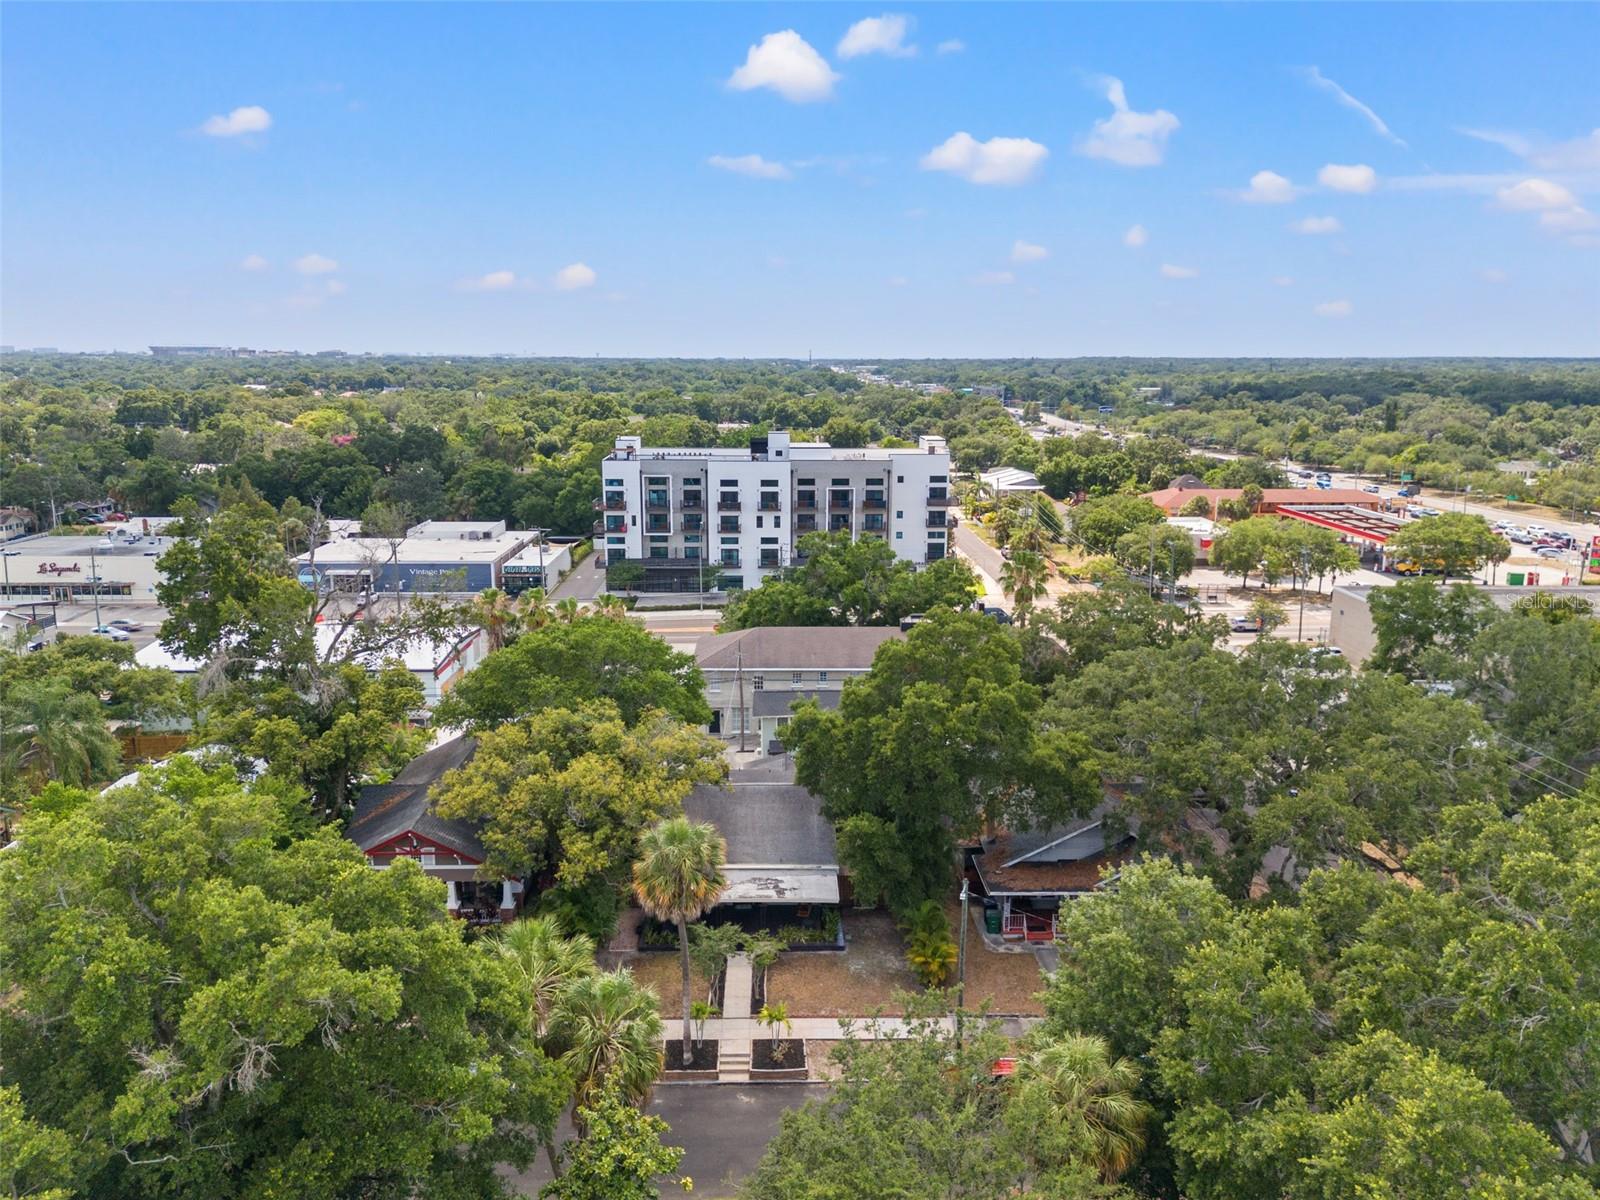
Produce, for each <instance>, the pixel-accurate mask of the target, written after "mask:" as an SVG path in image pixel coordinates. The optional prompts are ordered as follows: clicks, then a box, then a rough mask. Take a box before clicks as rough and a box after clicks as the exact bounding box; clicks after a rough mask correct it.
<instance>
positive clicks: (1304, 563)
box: [1294, 550, 1311, 642]
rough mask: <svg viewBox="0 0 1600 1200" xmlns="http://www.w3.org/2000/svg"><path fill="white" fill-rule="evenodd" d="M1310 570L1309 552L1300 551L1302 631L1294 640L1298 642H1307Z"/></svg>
mask: <svg viewBox="0 0 1600 1200" xmlns="http://www.w3.org/2000/svg"><path fill="white" fill-rule="evenodd" d="M1310 570H1311V556H1310V554H1309V553H1308V552H1307V551H1305V550H1302V551H1300V631H1299V632H1298V633H1297V634H1295V638H1294V640H1295V641H1297V642H1303V641H1305V640H1306V576H1307V574H1308V573H1309V572H1310Z"/></svg>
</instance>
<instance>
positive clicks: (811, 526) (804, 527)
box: [794, 513, 817, 533]
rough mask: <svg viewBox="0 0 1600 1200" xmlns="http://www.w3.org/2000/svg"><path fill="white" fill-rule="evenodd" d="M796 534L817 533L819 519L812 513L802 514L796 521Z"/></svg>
mask: <svg viewBox="0 0 1600 1200" xmlns="http://www.w3.org/2000/svg"><path fill="white" fill-rule="evenodd" d="M794 530H795V532H796V533H815V532H816V531H817V518H816V516H815V515H814V514H812V513H801V514H800V515H799V516H797V517H796V518H795V519H794Z"/></svg>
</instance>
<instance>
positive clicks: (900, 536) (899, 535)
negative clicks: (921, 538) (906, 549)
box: [894, 529, 906, 542]
mask: <svg viewBox="0 0 1600 1200" xmlns="http://www.w3.org/2000/svg"><path fill="white" fill-rule="evenodd" d="M905 536H906V535H905V534H903V533H901V532H900V531H899V530H898V529H897V530H895V534H894V540H895V541H897V542H898V541H899V540H900V539H901V538H903V537H905Z"/></svg>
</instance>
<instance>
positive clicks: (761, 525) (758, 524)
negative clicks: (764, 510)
mask: <svg viewBox="0 0 1600 1200" xmlns="http://www.w3.org/2000/svg"><path fill="white" fill-rule="evenodd" d="M765 521H766V518H765V517H762V516H760V515H757V517H756V528H757V529H762V528H764V527H765V524H764V523H765Z"/></svg>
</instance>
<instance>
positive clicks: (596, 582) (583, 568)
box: [550, 554, 606, 601]
mask: <svg viewBox="0 0 1600 1200" xmlns="http://www.w3.org/2000/svg"><path fill="white" fill-rule="evenodd" d="M600 557H601V556H600V555H598V554H591V555H589V557H588V558H586V559H584V560H583V561H582V562H581V563H579V564H578V565H577V566H575V567H573V568H572V570H570V571H568V572H567V577H566V578H565V579H563V580H562V581H561V582H560V583H558V584H556V586H555V587H554V588H553V589H552V590H551V592H550V599H552V600H578V601H584V600H593V599H595V598H596V597H597V596H599V595H600V594H601V593H602V592H604V591H605V590H606V572H605V568H604V567H603V566H601V564H600Z"/></svg>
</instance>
